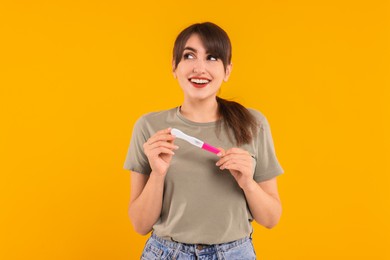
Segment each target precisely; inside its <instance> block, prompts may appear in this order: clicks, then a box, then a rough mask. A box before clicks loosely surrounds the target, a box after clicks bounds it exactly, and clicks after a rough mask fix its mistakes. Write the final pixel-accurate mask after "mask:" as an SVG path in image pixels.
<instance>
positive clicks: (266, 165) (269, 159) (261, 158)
mask: <svg viewBox="0 0 390 260" xmlns="http://www.w3.org/2000/svg"><path fill="white" fill-rule="evenodd" d="M282 173H284V170H283V168H282V167H281V165H280V164H279V161H278V159H277V157H276V153H275V147H274V142H273V139H272V135H271V128H270V126H269V123H268V120H267V119H266V118H265V117H263V118H262V119H261V122H260V127H259V130H258V136H257V155H256V167H255V173H254V176H253V178H254V180H255V181H256V182H261V181H266V180H269V179H271V178H273V177H276V176H278V175H280V174H282Z"/></svg>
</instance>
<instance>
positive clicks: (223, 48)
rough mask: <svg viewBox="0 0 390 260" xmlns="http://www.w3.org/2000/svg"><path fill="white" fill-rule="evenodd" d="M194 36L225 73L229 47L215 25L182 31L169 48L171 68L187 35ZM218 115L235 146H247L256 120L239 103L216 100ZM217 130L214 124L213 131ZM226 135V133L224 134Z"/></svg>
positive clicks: (228, 61) (253, 131) (230, 56)
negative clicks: (170, 48)
mask: <svg viewBox="0 0 390 260" xmlns="http://www.w3.org/2000/svg"><path fill="white" fill-rule="evenodd" d="M193 34H197V35H198V36H199V38H200V39H201V41H202V43H203V44H204V47H205V49H206V50H207V52H208V53H210V54H212V55H213V56H214V57H216V58H218V59H221V60H222V63H223V66H224V68H225V70H226V68H227V66H228V65H229V64H230V63H231V59H232V45H231V43H230V39H229V36H228V35H227V33H226V32H225V31H224V30H223V29H222V28H221V27H219V26H218V25H216V24H213V23H210V22H205V23H196V24H193V25H191V26H189V27H187V28H186V29H184V30H183V31H182V32H181V33H180V34H179V35H178V36H177V38H176V41H175V44H174V47H173V61H174V64H175V68H176V67H177V66H178V65H179V63H180V61H181V59H182V55H183V52H184V48H185V44H186V43H187V41H188V39H189V38H190V37H191V35H193ZM216 99H217V103H218V112H219V115H220V116H221V117H222V121H223V122H224V123H225V125H226V126H227V128H228V129H231V131H232V132H233V135H234V137H235V140H236V144H237V145H238V146H240V145H242V144H247V143H250V142H251V141H252V139H253V135H254V133H256V131H257V126H258V124H257V122H256V118H255V117H254V116H253V115H252V114H251V113H250V112H249V110H248V109H246V108H245V107H244V106H242V105H241V104H239V103H237V102H234V101H229V100H226V99H222V98H220V97H218V96H217V97H216ZM220 128H221V121H218V124H217V129H220ZM227 132H228V135H229V136H230V134H231V133H230V131H227Z"/></svg>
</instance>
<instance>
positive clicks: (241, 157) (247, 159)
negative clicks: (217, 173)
mask: <svg viewBox="0 0 390 260" xmlns="http://www.w3.org/2000/svg"><path fill="white" fill-rule="evenodd" d="M251 158H252V157H250V156H248V155H246V154H229V155H225V156H223V157H222V158H221V159H220V160H219V161H218V162H217V163H216V164H215V165H217V166H220V165H222V164H224V163H226V162H227V161H230V160H234V159H237V160H242V161H245V162H247V163H250V162H251Z"/></svg>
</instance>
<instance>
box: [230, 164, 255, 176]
mask: <svg viewBox="0 0 390 260" xmlns="http://www.w3.org/2000/svg"><path fill="white" fill-rule="evenodd" d="M224 169H226V170H235V171H239V172H241V173H242V174H244V173H248V172H251V171H250V168H249V167H247V166H246V165H243V164H240V163H231V164H229V165H227V166H226V167H225V168H224Z"/></svg>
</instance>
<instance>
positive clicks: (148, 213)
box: [129, 172, 165, 235]
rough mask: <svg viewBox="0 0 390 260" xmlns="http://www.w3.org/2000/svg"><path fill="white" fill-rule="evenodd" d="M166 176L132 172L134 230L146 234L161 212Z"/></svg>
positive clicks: (131, 205)
mask: <svg viewBox="0 0 390 260" xmlns="http://www.w3.org/2000/svg"><path fill="white" fill-rule="evenodd" d="M164 179H165V176H161V175H160V176H159V175H157V174H153V173H152V174H150V176H149V175H145V174H140V173H138V172H132V173H131V194H130V206H129V217H130V220H131V222H132V224H133V227H134V230H135V231H136V232H137V233H139V234H141V235H146V234H147V233H149V232H150V231H151V230H152V227H153V225H154V223H156V221H157V220H158V218H159V217H160V214H161V207H162V197H163V190H164Z"/></svg>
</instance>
